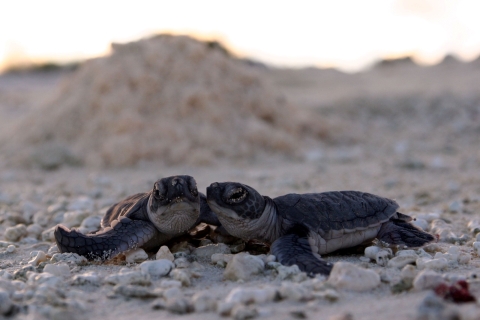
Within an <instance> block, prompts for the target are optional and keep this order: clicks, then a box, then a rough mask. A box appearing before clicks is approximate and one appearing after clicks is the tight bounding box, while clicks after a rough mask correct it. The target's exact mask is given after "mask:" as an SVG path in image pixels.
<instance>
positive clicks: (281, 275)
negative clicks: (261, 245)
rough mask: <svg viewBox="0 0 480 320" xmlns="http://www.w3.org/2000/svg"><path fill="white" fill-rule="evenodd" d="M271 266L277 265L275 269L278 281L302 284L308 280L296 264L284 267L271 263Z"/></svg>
mask: <svg viewBox="0 0 480 320" xmlns="http://www.w3.org/2000/svg"><path fill="white" fill-rule="evenodd" d="M269 264H275V269H276V270H277V272H278V275H277V279H280V280H293V281H295V282H300V281H303V280H305V279H306V278H307V274H306V273H305V272H302V271H301V270H300V268H299V267H298V266H297V265H296V264H294V265H291V266H284V265H282V264H280V263H278V262H270V263H269Z"/></svg>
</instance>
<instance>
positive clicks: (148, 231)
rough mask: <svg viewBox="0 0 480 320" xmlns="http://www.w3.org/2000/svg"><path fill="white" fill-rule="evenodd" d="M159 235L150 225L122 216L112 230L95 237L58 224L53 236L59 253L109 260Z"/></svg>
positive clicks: (99, 233) (109, 229)
mask: <svg viewBox="0 0 480 320" xmlns="http://www.w3.org/2000/svg"><path fill="white" fill-rule="evenodd" d="M157 233H158V231H157V229H156V228H155V226H154V225H153V224H152V223H150V222H147V221H143V220H131V219H129V218H125V217H122V218H121V219H120V220H118V222H117V223H116V224H115V225H114V226H113V227H112V228H108V229H106V230H105V231H100V232H98V233H96V234H87V235H85V234H82V233H80V232H78V231H77V230H74V229H73V230H69V229H68V228H66V227H64V226H62V225H58V226H57V227H56V228H55V232H54V235H55V240H56V242H57V246H58V249H59V250H60V252H74V253H77V254H79V255H81V256H85V257H86V258H88V259H90V260H93V259H101V260H107V259H109V258H112V257H114V256H116V255H117V254H119V253H120V252H124V251H127V250H129V249H133V248H137V247H141V246H142V245H143V244H145V243H147V242H148V241H149V240H150V239H152V238H153V237H154V236H155V235H156V234H157Z"/></svg>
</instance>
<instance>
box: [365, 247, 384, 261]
mask: <svg viewBox="0 0 480 320" xmlns="http://www.w3.org/2000/svg"><path fill="white" fill-rule="evenodd" d="M381 249H382V248H380V247H378V246H370V247H366V248H365V251H364V255H365V257H367V258H369V259H370V260H375V259H376V256H377V253H378V252H379V251H380V250H381Z"/></svg>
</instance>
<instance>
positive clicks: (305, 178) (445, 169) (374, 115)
mask: <svg viewBox="0 0 480 320" xmlns="http://www.w3.org/2000/svg"><path fill="white" fill-rule="evenodd" d="M126 48H129V47H128V46H127V47H126ZM126 48H125V49H126ZM120 50H122V49H120ZM228 61H230V60H228ZM90 63H92V64H94V63H96V62H95V61H92V62H90ZM235 63H238V65H237V67H238V68H239V69H242V68H246V69H247V70H250V69H249V67H247V66H245V65H244V64H241V63H242V62H235ZM405 63H406V65H405ZM132 64H135V62H132ZM126 68H127V67H126ZM80 70H82V69H80ZM255 70H256V71H255V72H254V73H255V75H256V77H259V79H262V82H264V83H265V85H266V86H268V87H269V88H271V90H272V91H271V92H272V93H271V96H272V97H276V96H277V94H280V95H283V96H284V97H285V106H287V105H289V106H290V105H291V106H296V108H302V110H308V112H313V113H315V114H316V115H317V116H319V117H320V118H321V119H322V121H325V123H327V124H328V128H329V130H331V132H329V133H328V137H329V138H328V139H325V138H311V139H312V140H313V141H310V142H309V143H308V144H307V145H308V148H304V149H302V153H301V154H302V156H300V157H286V156H285V154H284V153H283V151H282V150H286V151H285V152H286V153H287V154H290V153H291V152H292V150H290V149H288V148H286V149H282V148H283V147H282V148H280V149H277V148H276V147H269V148H266V150H267V151H265V153H266V154H267V155H268V157H258V158H256V157H253V158H249V157H246V158H247V159H249V160H248V161H235V160H230V159H231V158H230V156H225V157H224V158H222V160H219V161H216V162H215V165H208V161H207V165H205V163H204V162H203V161H201V162H200V163H201V164H202V165H198V163H199V162H196V161H192V162H190V161H179V162H178V163H177V162H175V161H163V159H162V160H161V161H158V159H157V158H146V159H147V160H143V161H140V162H136V164H135V165H133V166H131V165H129V166H126V164H131V163H132V162H129V161H127V160H121V161H120V160H119V162H118V163H116V162H115V163H113V162H112V163H111V164H112V165H106V164H109V163H110V162H108V161H105V160H98V159H97V158H96V157H97V155H96V152H95V151H92V154H94V155H88V154H85V155H84V158H82V159H89V157H95V159H97V160H91V162H90V160H84V164H86V165H83V166H78V167H71V166H68V165H64V166H61V167H60V169H58V170H55V171H45V170H41V169H39V168H37V167H35V166H32V167H21V166H20V167H19V166H12V165H7V164H4V165H3V166H2V171H1V175H0V212H1V214H0V222H1V225H0V238H1V239H3V237H4V234H5V230H6V228H7V227H9V226H12V225H16V224H17V223H25V224H27V225H31V224H32V223H33V221H34V217H35V215H36V214H37V215H39V216H47V217H50V218H51V219H50V220H48V221H47V222H46V223H45V226H44V227H42V230H46V229H47V228H49V227H51V226H54V225H55V224H56V223H58V222H59V220H60V221H61V214H59V215H55V214H47V213H44V214H42V213H41V212H47V211H48V208H49V206H51V205H52V204H58V203H63V204H67V205H68V204H69V203H73V202H74V201H75V200H76V199H78V197H80V196H87V197H88V198H89V199H91V200H92V201H93V203H94V210H92V212H90V213H89V214H91V215H97V214H99V212H100V211H101V209H102V208H104V207H106V206H108V205H109V204H111V203H113V202H115V201H118V200H120V199H122V198H123V197H125V196H127V195H130V194H133V193H136V192H144V191H147V190H149V189H150V188H151V186H152V183H153V182H154V181H155V180H156V179H158V178H160V177H164V176H169V175H174V174H190V175H192V176H194V177H195V178H196V180H197V182H198V187H199V189H200V190H205V188H206V187H207V186H208V185H209V184H210V183H212V182H214V181H229V180H233V181H241V182H244V183H246V184H249V185H251V186H253V187H254V188H256V189H257V190H259V191H260V192H261V193H262V194H265V195H269V196H272V197H273V196H278V195H282V194H285V193H289V192H297V193H303V192H322V191H328V190H362V191H366V192H371V193H374V194H378V195H382V196H385V197H390V198H393V199H396V201H397V202H398V203H399V204H400V212H403V213H405V214H410V215H412V216H418V217H420V216H422V215H425V214H429V213H434V214H436V215H438V217H440V218H441V219H442V220H444V221H445V222H446V225H447V226H448V229H449V230H450V231H451V232H452V233H453V235H454V236H455V237H456V239H457V240H455V238H450V240H448V241H447V240H446V239H441V241H440V242H439V243H438V250H441V251H447V250H448V248H449V247H450V246H457V247H458V249H459V250H460V251H461V252H464V253H469V254H471V259H470V260H469V261H468V264H458V265H455V266H450V267H447V268H446V269H445V270H441V271H439V273H440V274H442V275H444V276H445V277H449V278H454V277H463V278H466V279H469V281H471V287H472V293H473V294H474V295H475V296H476V297H477V299H480V286H479V285H478V282H476V280H474V278H473V277H472V275H478V274H479V272H480V257H479V256H478V254H477V253H475V252H474V251H473V247H472V243H473V241H474V238H475V234H474V233H473V232H472V231H470V230H469V228H468V227H467V225H468V223H469V222H470V221H473V220H475V219H480V170H479V168H480V148H479V146H480V103H479V101H480V100H479V99H478V94H477V92H476V84H477V83H478V82H475V81H474V79H477V78H478V77H479V72H480V70H479V69H478V67H477V66H476V65H475V64H474V63H472V64H462V63H460V62H456V61H446V62H445V63H443V64H441V65H438V66H434V67H428V68H425V67H418V66H416V65H412V64H410V63H408V61H407V62H404V63H398V64H393V65H392V64H386V65H385V64H384V65H382V66H377V67H374V68H373V69H372V70H368V71H365V72H363V73H360V74H354V75H348V74H342V73H338V72H336V71H333V70H316V69H306V70H281V69H260V70H258V69H255ZM82 72H86V71H82ZM110 72H118V70H117V71H113V70H111V71H110ZM242 72H243V71H242ZM248 72H250V71H248ZM50 76H51V77H52V75H50ZM64 76H65V75H59V76H58V78H55V79H53V78H52V79H53V80H52V81H51V82H49V83H50V85H48V86H47V85H45V84H43V85H42V87H39V84H38V81H34V80H32V81H31V82H28V83H26V84H25V85H24V87H23V91H24V93H25V94H24V95H23V96H21V95H16V96H15V97H16V98H15V99H16V100H15V103H17V106H22V105H23V106H24V107H23V109H22V110H23V112H24V113H29V112H30V110H34V111H35V110H36V109H40V108H41V106H38V105H36V104H35V102H36V100H35V96H37V97H39V99H40V98H41V99H44V98H45V96H48V94H51V96H53V97H58V94H59V93H58V92H60V96H62V93H61V92H62V90H66V89H62V88H61V89H60V91H56V90H58V87H57V84H58V83H59V81H60V79H61V78H62V77H64ZM67 77H68V78H67V79H65V81H66V83H67V85H66V88H68V84H69V83H73V82H72V80H71V79H72V77H74V78H75V77H79V78H81V77H80V75H79V74H73V75H72V74H70V75H67ZM27 78H29V77H27ZM29 79H31V78H29ZM2 81H3V82H2ZM97 81H101V80H100V79H98V80H97ZM60 82H61V81H60ZM0 83H1V84H5V83H9V84H11V85H12V83H13V82H12V78H8V77H7V76H2V77H0ZM24 83H25V82H24ZM12 86H13V85H12ZM39 88H41V92H42V94H41V95H40V94H39V93H38V92H39ZM14 89H15V88H14V87H6V86H2V88H1V90H0V98H1V99H2V100H1V106H2V112H3V113H2V115H3V114H5V115H6V116H5V118H3V119H2V122H3V121H6V120H5V119H8V120H9V121H14V120H18V119H20V118H22V117H21V115H17V114H13V113H8V112H7V111H5V110H7V107H9V108H10V109H9V110H15V108H14V106H13V105H12V101H13V100H7V99H4V97H5V96H6V95H9V94H10V95H13V94H15V90H14ZM69 90H72V89H69ZM112 90H113V89H112ZM142 90H143V89H142ZM145 90H146V89H145ZM269 90H270V89H269ZM63 92H67V91H63ZM122 97H124V98H125V99H126V96H122ZM241 97H242V95H238V96H237V99H241ZM47 98H48V97H47ZM76 99H77V98H75V97H73V98H72V100H75V101H76ZM85 99H86V101H91V100H89V99H91V98H90V97H88V96H86V97H85ZM92 99H93V98H92ZM118 99H119V100H118V101H121V100H122V99H123V98H120V97H119V98H118ZM272 99H273V100H274V98H272ZM42 103H43V102H42ZM42 105H43V104H42ZM228 110H230V109H228ZM32 112H33V111H32ZM105 112H106V111H105ZM100 114H102V115H103V113H100ZM248 114H249V113H248ZM54 116H55V114H53V118H54ZM119 116H124V117H126V116H127V113H126V114H122V113H120V114H119ZM91 117H93V118H94V117H95V116H93V115H91ZM97 117H98V115H97ZM249 117H251V118H249V119H258V118H257V116H256V115H254V116H253V115H250V116H249ZM201 119H203V120H202V121H207V120H204V118H201ZM280 119H282V118H281V117H280ZM96 121H98V124H100V123H102V121H105V119H104V117H103V118H102V117H99V119H96ZM208 121H210V120H208ZM279 121H280V120H279ZM178 123H181V124H182V125H185V123H184V122H181V121H180V120H179V122H178ZM3 125H4V123H2V126H3ZM208 125H209V126H210V125H211V123H210V122H208ZM96 128H98V127H96ZM182 128H183V127H182ZM275 128H277V130H278V131H281V132H282V134H286V135H288V136H289V137H290V138H292V139H293V137H296V134H300V133H296V132H297V131H296V130H297V129H294V130H292V131H288V130H284V129H283V127H277V126H275ZM280 128H282V129H280ZM217 129H218V130H219V131H218V132H221V131H222V130H225V129H224V127H223V126H221V127H220V128H216V129H215V130H217ZM92 130H93V129H92ZM212 130H213V129H212ZM298 130H299V129H298ZM87 132H88V130H87ZM93 132H97V131H95V130H93V131H92V132H91V133H90V134H93ZM127 132H129V131H127ZM215 132H217V131H215ZM302 134H304V133H302ZM307 134H309V133H307ZM266 136H268V135H266ZM2 139H5V137H2ZM55 139H57V138H55ZM58 139H60V138H58ZM82 139H84V138H83V137H79V141H83V140H82ZM68 141H70V140H68ZM71 141H74V140H71ZM85 141H86V140H85ZM221 141H223V142H225V141H224V140H221ZM228 141H230V140H228ZM235 141H236V140H235ZM287 141H288V139H287ZM223 142H222V143H223ZM82 143H83V142H82ZM82 143H81V142H78V145H77V142H72V145H75V146H80V145H82ZM256 143H257V142H255V143H254V142H252V145H250V146H251V147H252V149H251V150H253V151H251V152H253V153H255V152H256V150H258V149H257V147H253V146H257V144H256ZM261 143H263V142H261ZM261 143H260V145H262V144H261ZM120 144H121V143H120ZM20 146H21V147H25V148H27V147H29V146H30V145H29V144H26V145H20ZM272 146H274V145H272ZM223 147H224V148H226V150H230V149H229V148H230V147H231V145H229V143H226V144H225V145H223V144H221V145H219V148H223ZM270 148H271V149H270ZM75 150H76V149H75ZM78 150H83V151H82V152H87V151H86V150H90V149H88V148H85V149H81V148H80V147H79V149H78ZM187 150H190V149H188V148H187ZM279 150H280V151H279ZM72 152H73V151H72ZM236 156H239V155H234V156H232V157H233V158H235V157H236ZM241 157H243V156H241ZM127 158H128V156H127ZM127 158H126V159H127ZM100 159H103V158H100ZM105 159H106V158H105ZM172 159H175V158H172ZM97 161H99V162H100V163H101V165H102V166H104V167H100V168H101V169H99V167H98V162H97ZM120 164H122V166H120V167H119V166H118V165H120ZM39 212H40V213H39ZM37 219H38V218H37ZM35 221H37V220H35ZM429 227H431V225H430V226H429ZM452 239H453V240H452ZM37 241H38V242H37V243H24V242H22V241H20V242H15V243H14V245H15V246H16V249H15V251H14V252H13V253H6V252H5V251H6V248H3V247H2V248H0V255H1V260H0V272H2V271H3V272H8V273H11V274H13V273H14V272H15V271H17V270H19V269H20V268H21V267H23V266H25V265H27V264H28V261H29V260H30V259H31V258H30V254H31V252H32V251H35V250H45V251H47V250H48V248H49V247H50V246H51V245H52V242H51V241H46V242H43V241H41V240H37ZM32 242H33V240H32ZM361 257H363V254H362V253H361V252H360V253H355V252H348V253H341V254H332V255H328V256H325V258H326V259H327V260H329V261H332V262H335V261H349V262H352V263H355V264H356V265H358V266H361V267H363V268H368V269H371V270H374V271H376V272H378V273H379V274H381V275H383V276H382V278H383V279H384V280H383V282H382V283H381V284H380V285H379V286H378V287H376V288H375V289H374V290H371V291H368V292H363V293H356V292H350V291H346V290H340V289H338V290H336V291H337V293H338V299H337V300H336V301H334V302H331V301H328V300H325V299H318V298H316V299H312V300H307V301H293V300H288V299H286V300H282V301H279V302H269V303H265V304H257V305H253V306H252V307H253V308H256V309H257V311H258V313H259V315H258V317H259V318H260V319H291V318H293V317H302V316H305V317H307V318H309V319H333V317H335V316H346V315H347V314H351V316H352V318H353V319H374V318H375V319H376V318H388V319H417V318H419V316H420V311H419V310H420V309H419V308H420V306H421V305H422V301H423V300H424V299H425V297H427V296H428V295H429V294H430V290H424V291H415V290H410V291H407V292H403V293H400V294H394V293H392V292H391V286H392V285H393V284H394V283H395V281H397V280H398V278H399V270H393V269H392V268H385V267H382V266H378V265H377V264H376V263H374V262H368V263H366V262H363V261H362V260H361V259H360V258H361ZM200 265H201V266H202V267H203V269H202V268H200V270H199V271H198V273H199V277H198V278H192V285H191V286H190V287H187V288H182V289H181V291H182V293H183V295H184V296H185V297H187V299H190V298H191V297H192V296H193V295H194V294H195V293H197V292H200V291H203V290H208V292H209V294H211V295H212V297H215V299H218V301H222V299H224V298H225V296H226V295H227V294H228V293H229V292H230V291H231V290H232V289H233V288H236V287H265V286H274V287H275V286H280V285H281V283H282V281H279V280H278V279H276V277H275V275H274V274H273V273H271V272H269V271H265V274H263V275H258V276H255V277H254V278H253V279H252V280H249V281H246V282H244V283H237V282H232V281H223V280H222V274H223V269H222V268H219V267H216V266H213V265H211V264H209V263H208V262H200ZM122 267H125V266H124V265H122V264H121V263H117V264H115V263H110V264H106V265H98V264H87V265H84V266H76V267H72V268H71V275H70V276H69V277H66V278H65V279H63V283H62V284H59V285H58V288H59V289H60V290H61V291H62V292H63V294H64V295H65V297H64V298H62V299H63V300H62V299H61V301H74V300H75V301H78V302H79V304H80V306H78V305H72V304H70V305H69V307H65V306H63V307H62V306H58V305H53V304H52V302H49V303H46V305H47V306H52V308H53V309H52V310H53V311H49V312H50V313H47V314H48V315H50V316H54V315H56V316H57V317H61V316H68V317H73V316H75V317H77V318H79V319H84V318H90V319H92V318H102V319H131V318H132V317H135V318H138V319H150V318H153V317H155V318H159V319H170V318H182V319H198V318H205V319H220V318H222V317H221V316H220V315H219V314H218V313H217V312H214V311H212V312H207V313H196V312H195V313H189V314H186V315H175V314H172V313H170V312H169V311H166V310H154V309H152V307H151V303H152V300H151V299H139V298H125V297H123V296H121V295H120V296H118V295H117V296H115V297H114V296H112V292H113V288H112V286H111V285H104V284H102V285H100V286H99V287H96V286H88V285H87V286H73V285H71V281H72V278H73V277H74V276H75V275H78V274H84V273H85V272H94V273H95V274H97V275H98V276H100V277H103V278H104V277H106V276H108V275H110V274H114V273H118V272H119V270H120V269H121V268H122ZM127 268H129V269H132V270H133V269H135V265H130V266H127ZM386 275H389V276H386ZM284 282H285V281H284ZM286 283H290V282H286ZM153 286H154V287H159V286H160V280H158V281H156V282H154V285H153ZM32 288H36V287H35V286H34V285H32ZM20 292H23V291H21V290H20ZM109 296H110V298H109ZM25 299H26V298H25ZM25 301H27V302H28V301H30V304H31V305H35V304H38V303H39V302H38V301H37V300H28V299H26V300H19V301H16V303H18V304H22V303H25ZM443 306H444V307H445V308H448V309H449V310H454V311H455V312H457V313H458V314H459V315H460V316H459V317H460V318H461V319H478V314H480V305H479V304H478V303H477V304H476V303H468V304H464V305H457V304H453V303H447V302H445V304H444V305H443ZM32 310H33V309H30V311H24V312H23V313H22V312H20V313H19V314H18V317H19V318H24V319H28V318H29V317H30V318H31V317H33V316H38V312H37V313H34V312H33V311H32ZM37 311H38V310H37ZM347 318H348V317H344V319H347Z"/></svg>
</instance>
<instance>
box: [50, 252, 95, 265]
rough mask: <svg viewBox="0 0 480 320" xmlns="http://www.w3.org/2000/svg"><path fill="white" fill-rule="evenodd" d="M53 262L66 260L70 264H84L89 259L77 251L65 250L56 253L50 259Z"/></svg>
mask: <svg viewBox="0 0 480 320" xmlns="http://www.w3.org/2000/svg"><path fill="white" fill-rule="evenodd" d="M50 261H51V262H66V263H69V264H76V265H82V264H85V263H86V262H87V259H86V258H85V257H83V256H80V255H78V254H76V253H72V252H65V253H55V254H54V255H53V256H52V258H51V259H50Z"/></svg>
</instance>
